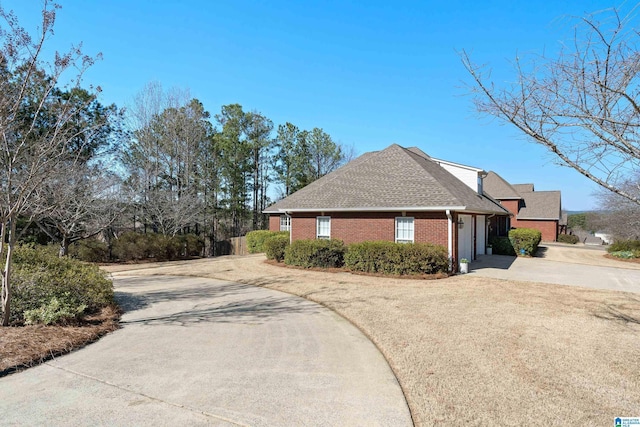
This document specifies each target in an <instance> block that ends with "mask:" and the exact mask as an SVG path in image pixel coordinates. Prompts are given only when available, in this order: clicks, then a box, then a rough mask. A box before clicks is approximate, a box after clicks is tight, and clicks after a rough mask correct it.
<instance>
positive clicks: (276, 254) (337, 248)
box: [264, 236, 449, 275]
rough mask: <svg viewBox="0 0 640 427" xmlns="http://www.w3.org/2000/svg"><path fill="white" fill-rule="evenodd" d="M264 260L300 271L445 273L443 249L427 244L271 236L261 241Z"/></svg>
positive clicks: (395, 273) (400, 273) (447, 264)
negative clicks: (294, 267) (342, 270)
mask: <svg viewBox="0 0 640 427" xmlns="http://www.w3.org/2000/svg"><path fill="white" fill-rule="evenodd" d="M264 249H265V254H266V256H267V259H272V260H275V261H278V262H281V261H284V263H285V264H287V265H293V266H298V267H304V268H312V267H320V268H343V267H344V268H346V269H348V270H351V271H362V272H366V273H381V274H394V275H418V274H436V273H446V272H447V271H448V268H449V260H448V255H447V249H446V248H445V247H443V246H440V245H433V244H429V243H408V244H404V243H393V242H386V241H376V242H362V243H353V244H351V245H349V246H345V244H344V243H343V242H342V241H341V240H337V239H330V240H322V239H318V240H296V241H295V242H293V243H292V244H289V238H288V236H272V237H270V238H268V239H267V240H265V242H264Z"/></svg>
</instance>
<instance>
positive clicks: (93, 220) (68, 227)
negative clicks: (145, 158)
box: [34, 164, 124, 256]
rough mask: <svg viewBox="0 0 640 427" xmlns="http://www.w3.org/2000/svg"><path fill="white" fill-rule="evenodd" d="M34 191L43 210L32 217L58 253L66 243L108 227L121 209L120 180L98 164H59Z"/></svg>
mask: <svg viewBox="0 0 640 427" xmlns="http://www.w3.org/2000/svg"><path fill="white" fill-rule="evenodd" d="M62 166H63V168H64V170H60V171H59V172H58V173H57V174H56V175H54V176H51V177H50V178H49V179H47V180H46V181H45V182H44V183H43V186H42V187H41V188H40V189H38V191H37V192H36V194H37V195H38V197H39V198H40V199H41V200H42V202H41V203H40V205H41V206H42V209H41V211H40V212H38V213H37V216H35V218H34V220H35V223H36V224H37V225H38V227H39V228H40V229H41V230H42V231H43V232H44V233H45V234H47V236H49V238H51V239H52V240H53V241H56V242H59V244H60V256H66V255H67V254H68V252H69V245H70V244H72V243H74V242H77V241H79V240H83V239H88V238H90V237H93V236H96V235H98V234H99V233H101V232H102V231H104V230H105V229H107V228H108V227H110V226H111V225H112V224H113V223H114V222H115V221H116V220H117V219H118V218H119V216H120V214H121V213H122V212H123V210H124V207H123V203H122V202H121V201H120V200H119V199H120V196H119V188H120V179H119V178H118V177H117V176H116V175H115V174H111V173H107V172H105V171H104V170H103V168H101V167H100V165H94V166H89V165H86V164H76V165H71V166H67V165H62Z"/></svg>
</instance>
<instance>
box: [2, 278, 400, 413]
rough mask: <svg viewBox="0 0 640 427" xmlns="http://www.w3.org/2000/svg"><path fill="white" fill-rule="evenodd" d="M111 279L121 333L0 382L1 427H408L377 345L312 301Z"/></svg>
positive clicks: (251, 290) (180, 282) (211, 283)
mask: <svg viewBox="0 0 640 427" xmlns="http://www.w3.org/2000/svg"><path fill="white" fill-rule="evenodd" d="M114 283H115V285H116V290H117V297H118V299H119V300H120V301H121V302H122V305H123V307H124V308H125V309H126V310H127V312H126V314H125V315H124V316H123V319H122V326H123V328H122V329H120V330H118V331H116V332H114V333H112V334H110V335H108V336H106V337H104V338H102V339H101V340H100V341H98V342H97V343H94V344H92V345H90V346H88V347H86V348H84V349H81V350H79V351H76V352H74V353H72V354H69V355H66V356H63V357H60V358H57V359H55V360H54V361H50V362H48V363H45V364H43V365H40V366H38V367H35V368H32V369H28V370H27V371H25V372H21V373H17V374H13V375H10V376H8V377H5V378H0V412H1V413H2V424H3V425H21V426H22V425H153V426H161V425H171V426H175V425H242V426H245V425H250V426H277V425H288V426H289V425H322V426H327V425H367V426H373V425H385V426H409V425H411V417H410V414H409V410H408V408H407V404H406V402H405V399H404V396H403V394H402V392H401V389H400V387H399V385H398V382H397V381H396V378H395V376H394V375H393V373H392V371H391V369H390V368H389V366H388V365H387V363H386V361H385V359H384V358H383V357H382V355H381V354H380V352H379V351H378V350H377V348H376V347H375V346H374V345H373V344H372V343H371V342H370V341H369V340H368V339H367V338H366V337H365V336H364V335H363V334H362V333H361V332H360V331H359V330H358V329H356V328H355V327H354V326H353V325H351V324H350V323H349V322H347V321H346V320H344V319H343V318H341V317H340V316H338V315H336V314H335V313H333V312H332V311H330V310H328V309H326V308H324V307H322V306H320V305H317V304H315V303H312V302H309V301H307V300H304V299H302V298H298V297H295V296H291V295H288V294H284V293H280V292H277V291H272V290H269V289H263V288H258V287H254V286H248V285H241V284H236V283H228V282H222V281H217V280H211V279H202V278H189V277H170V276H148V277H132V276H119V277H116V279H115V281H114Z"/></svg>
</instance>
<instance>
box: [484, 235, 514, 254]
mask: <svg viewBox="0 0 640 427" xmlns="http://www.w3.org/2000/svg"><path fill="white" fill-rule="evenodd" d="M489 244H490V245H491V246H492V247H493V254H494V255H515V254H516V252H515V251H514V250H513V245H511V241H510V240H509V238H508V237H497V236H493V237H489Z"/></svg>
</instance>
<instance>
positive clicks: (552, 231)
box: [500, 200, 558, 242]
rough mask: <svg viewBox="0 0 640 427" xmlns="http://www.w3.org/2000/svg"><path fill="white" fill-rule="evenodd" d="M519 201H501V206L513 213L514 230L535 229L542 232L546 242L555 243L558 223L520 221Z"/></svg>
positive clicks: (551, 221) (512, 225)
mask: <svg viewBox="0 0 640 427" xmlns="http://www.w3.org/2000/svg"><path fill="white" fill-rule="evenodd" d="M519 203H520V201H519V200H501V201H500V204H501V205H502V206H504V207H505V208H506V209H507V210H508V211H509V212H511V213H513V214H514V216H513V217H511V227H513V228H533V229H535V230H540V232H541V233H542V240H543V241H545V242H555V241H556V240H557V239H558V221H553V220H548V221H547V220H518V219H517V218H516V216H515V215H517V214H518V206H519Z"/></svg>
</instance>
